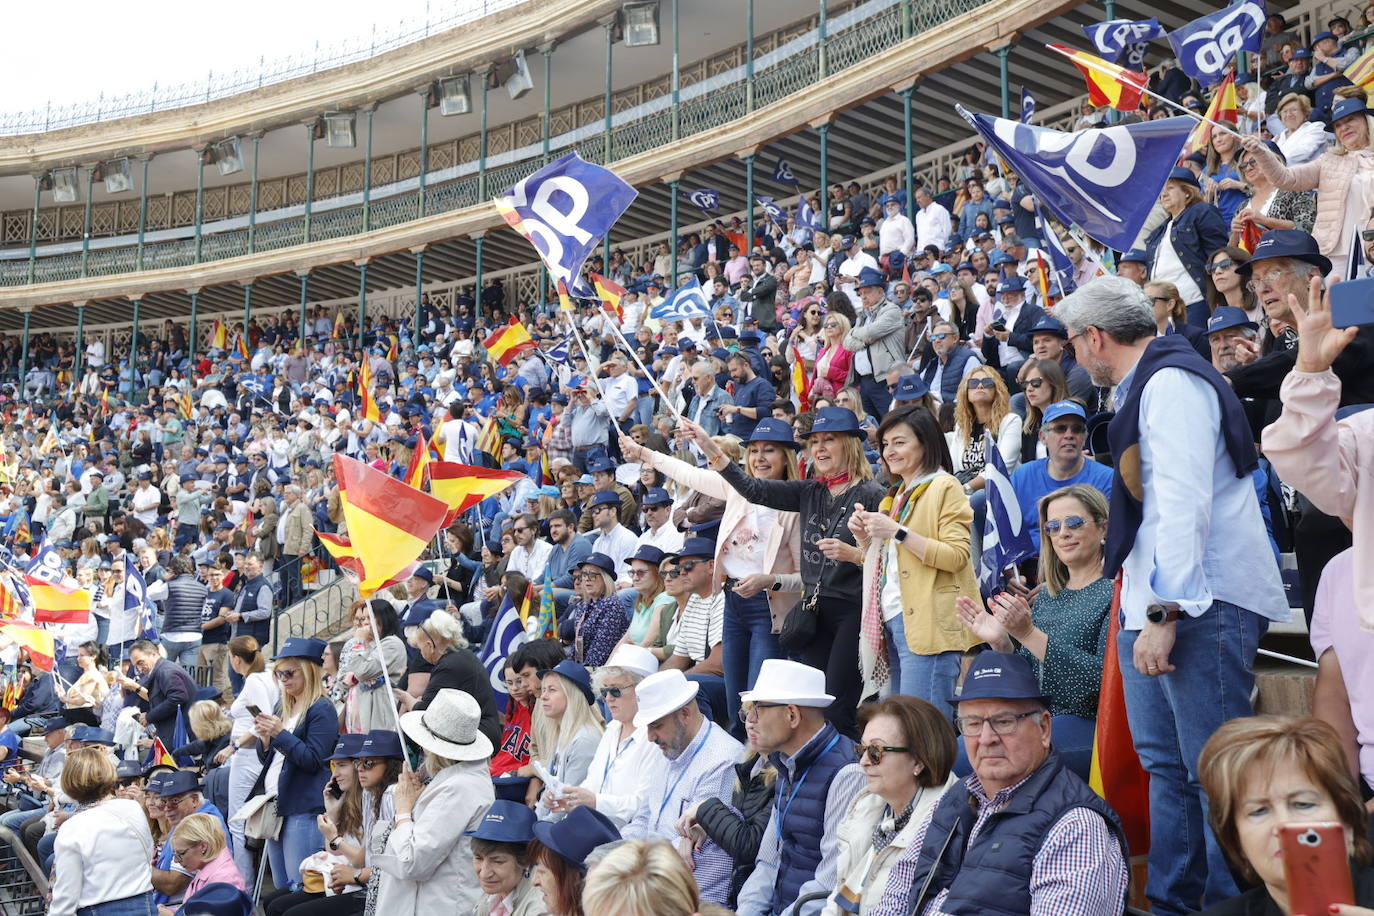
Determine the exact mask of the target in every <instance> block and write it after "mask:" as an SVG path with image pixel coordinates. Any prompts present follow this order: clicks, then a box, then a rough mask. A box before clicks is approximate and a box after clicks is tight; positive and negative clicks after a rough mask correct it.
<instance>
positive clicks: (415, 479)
mask: <svg viewBox="0 0 1374 916" xmlns="http://www.w3.org/2000/svg"><path fill="white" fill-rule="evenodd" d="M428 469H429V443H428V442H426V441H425V431H424V430H423V429H422V430H419V431H417V433H416V436H415V451H413V452H411V453H410V466H409V467H407V468H406V476H405V478H404V480H405V482H406V483H407V484H408V485H410V486H412V487H414V488H415V489H417V490H423V489H424V488H425V472H426V471H427V470H428Z"/></svg>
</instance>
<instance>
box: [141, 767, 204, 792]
mask: <svg viewBox="0 0 1374 916" xmlns="http://www.w3.org/2000/svg"><path fill="white" fill-rule="evenodd" d="M199 790H200V777H199V776H197V775H196V774H195V773H194V772H192V771H191V770H172V771H170V772H165V773H157V774H155V775H154V776H153V777H152V778H150V779H149V780H148V791H149V792H152V793H153V794H154V795H162V796H167V795H184V794H185V793H187V792H196V791H199Z"/></svg>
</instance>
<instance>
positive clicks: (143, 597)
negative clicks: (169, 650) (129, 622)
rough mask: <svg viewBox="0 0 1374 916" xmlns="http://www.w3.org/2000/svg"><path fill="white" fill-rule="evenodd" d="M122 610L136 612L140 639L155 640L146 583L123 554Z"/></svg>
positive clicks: (155, 629)
mask: <svg viewBox="0 0 1374 916" xmlns="http://www.w3.org/2000/svg"><path fill="white" fill-rule="evenodd" d="M124 610H125V611H132V610H137V611H138V631H137V632H138V634H139V638H140V639H151V640H156V639H157V620H156V618H154V616H153V603H152V602H151V601H149V600H148V583H147V582H146V581H144V579H143V573H141V572H139V571H138V567H137V566H135V565H134V562H133V560H131V559H129V554H128V553H125V554H124Z"/></svg>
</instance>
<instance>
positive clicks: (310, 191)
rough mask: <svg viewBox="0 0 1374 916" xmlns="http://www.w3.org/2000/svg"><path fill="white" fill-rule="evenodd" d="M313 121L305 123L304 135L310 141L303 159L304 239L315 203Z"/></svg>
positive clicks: (308, 235)
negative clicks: (308, 148) (308, 149)
mask: <svg viewBox="0 0 1374 916" xmlns="http://www.w3.org/2000/svg"><path fill="white" fill-rule="evenodd" d="M315 123H316V122H314V121H310V122H308V123H307V124H306V125H305V137H306V140H307V141H308V142H309V143H310V152H309V153H308V154H307V155H306V160H305V241H306V242H309V241H310V211H311V210H312V209H313V208H314V204H315Z"/></svg>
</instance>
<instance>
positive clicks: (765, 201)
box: [754, 197, 787, 226]
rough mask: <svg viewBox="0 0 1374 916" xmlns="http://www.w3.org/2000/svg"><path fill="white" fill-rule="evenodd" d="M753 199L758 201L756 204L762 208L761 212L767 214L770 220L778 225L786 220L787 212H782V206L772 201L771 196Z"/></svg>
mask: <svg viewBox="0 0 1374 916" xmlns="http://www.w3.org/2000/svg"><path fill="white" fill-rule="evenodd" d="M754 200H755V201H757V202H758V205H759V207H760V208H761V209H762V210H763V212H764V213H766V214H768V218H769V219H770V220H772V221H773V222H775V223H777V224H778V225H779V226H781V225H782V224H783V223H785V222H787V214H786V213H784V212H783V209H782V207H779V206H778V205H777V204H776V203H774V202H773V198H771V197H755V198H754Z"/></svg>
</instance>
